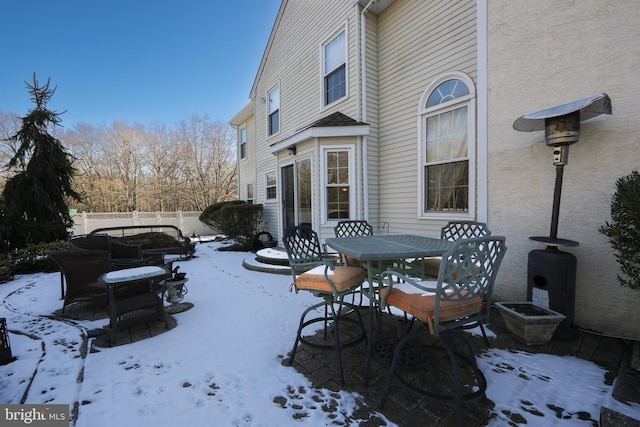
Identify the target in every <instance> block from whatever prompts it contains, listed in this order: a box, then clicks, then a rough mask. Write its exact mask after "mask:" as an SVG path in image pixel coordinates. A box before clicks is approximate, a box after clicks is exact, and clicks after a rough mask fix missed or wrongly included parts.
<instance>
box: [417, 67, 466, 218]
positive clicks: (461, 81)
mask: <svg viewBox="0 0 640 427" xmlns="http://www.w3.org/2000/svg"><path fill="white" fill-rule="evenodd" d="M464 77H466V76H464ZM472 88H473V86H472V83H471V81H470V79H468V77H467V78H462V76H457V75H456V76H450V77H449V78H443V79H439V80H438V81H436V83H435V84H434V85H432V89H431V90H428V91H427V92H426V94H425V96H424V97H423V101H422V104H421V114H420V115H421V118H420V142H419V147H420V169H421V170H420V176H421V179H422V183H421V185H420V188H421V194H420V199H421V206H422V207H421V210H420V212H419V215H420V216H422V217H440V218H444V217H451V216H452V215H453V216H459V215H464V216H472V214H473V207H474V203H475V200H474V195H475V158H474V156H475V138H474V132H475V130H474V129H475V122H474V117H475V109H474V104H473V94H472Z"/></svg>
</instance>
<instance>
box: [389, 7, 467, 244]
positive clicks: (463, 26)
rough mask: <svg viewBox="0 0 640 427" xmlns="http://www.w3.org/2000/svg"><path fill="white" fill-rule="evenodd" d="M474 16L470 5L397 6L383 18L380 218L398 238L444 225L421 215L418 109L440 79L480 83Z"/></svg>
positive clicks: (433, 231)
mask: <svg viewBox="0 0 640 427" xmlns="http://www.w3.org/2000/svg"><path fill="white" fill-rule="evenodd" d="M475 11H476V6H475V2H474V1H470V0H466V1H458V2H416V1H412V2H395V3H394V4H392V5H391V6H390V7H389V8H388V9H387V10H386V11H385V12H384V13H382V14H380V16H379V17H378V23H377V24H378V26H377V28H378V90H377V92H378V100H379V109H378V112H379V117H380V122H379V123H378V129H379V140H380V143H379V147H380V150H379V158H380V159H381V160H380V162H381V163H383V164H381V165H380V168H379V178H378V179H379V185H380V191H379V194H380V218H381V220H382V221H385V222H389V223H390V224H392V228H393V229H392V230H391V231H392V232H394V233H416V230H419V233H420V234H424V235H433V236H438V235H439V230H440V227H441V226H442V225H443V223H444V222H445V220H444V219H442V220H434V221H424V220H420V219H419V217H418V215H417V212H418V211H419V209H420V206H419V204H420V200H419V199H418V198H417V197H416V195H417V194H418V189H419V186H420V185H421V182H420V181H421V178H420V176H419V174H418V168H417V159H416V152H417V141H418V137H417V135H418V118H417V113H418V111H417V107H418V105H419V104H420V101H421V98H422V96H423V94H424V92H425V89H426V88H427V87H429V85H430V84H431V83H432V82H433V81H434V80H435V79H436V78H438V77H439V76H442V75H444V74H446V73H451V72H454V71H459V72H462V73H464V74H466V75H468V76H470V77H471V79H472V80H475V77H476V76H477V72H476V53H475V48H476V18H475ZM417 46H419V47H420V48H419V49H418V48H417ZM474 132H475V129H474ZM471 203H472V204H475V200H472V201H471ZM399 207H402V208H401V209H400V208H399Z"/></svg>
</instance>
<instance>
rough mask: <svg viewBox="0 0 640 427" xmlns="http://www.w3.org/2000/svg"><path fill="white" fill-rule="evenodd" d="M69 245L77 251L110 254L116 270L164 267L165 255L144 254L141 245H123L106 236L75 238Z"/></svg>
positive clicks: (113, 267) (92, 235) (93, 235)
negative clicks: (147, 266) (144, 266)
mask: <svg viewBox="0 0 640 427" xmlns="http://www.w3.org/2000/svg"><path fill="white" fill-rule="evenodd" d="M69 243H70V244H71V246H72V247H74V248H76V249H84V250H100V251H107V252H109V256H110V257H111V266H112V269H114V270H119V269H121V268H131V267H139V266H142V265H160V266H161V265H164V262H165V261H164V254H163V253H157V254H156V253H153V254H146V253H143V251H142V249H141V245H133V244H129V243H122V242H119V241H117V240H116V239H114V238H112V237H110V236H108V235H106V234H88V235H85V236H74V237H72V238H71V239H69Z"/></svg>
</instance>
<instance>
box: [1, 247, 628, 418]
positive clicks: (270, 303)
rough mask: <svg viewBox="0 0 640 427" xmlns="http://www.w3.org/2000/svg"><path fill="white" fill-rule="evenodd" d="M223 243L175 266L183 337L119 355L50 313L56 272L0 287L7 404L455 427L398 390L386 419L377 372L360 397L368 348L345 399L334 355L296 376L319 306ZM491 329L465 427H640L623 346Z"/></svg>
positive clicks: (311, 355)
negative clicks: (302, 326)
mask: <svg viewBox="0 0 640 427" xmlns="http://www.w3.org/2000/svg"><path fill="white" fill-rule="evenodd" d="M220 245H221V243H217V242H204V243H200V244H198V247H197V251H196V255H197V257H196V258H194V259H192V260H189V261H186V262H178V263H176V265H180V271H182V272H186V273H187V277H188V278H189V282H188V288H189V292H188V293H187V295H186V296H185V301H188V302H191V303H193V304H194V306H193V308H191V309H189V310H187V311H185V312H183V313H177V314H174V315H173V316H172V318H173V321H175V325H176V326H175V327H172V328H170V329H169V330H167V329H165V328H164V324H161V323H158V324H155V323H149V324H147V325H142V326H141V327H138V328H133V329H129V330H128V331H126V333H128V334H129V339H128V340H125V339H122V340H121V339H119V340H118V343H119V345H117V346H115V347H113V348H109V347H108V346H106V345H105V342H104V335H102V328H103V327H104V326H105V325H106V324H107V323H108V318H107V317H103V315H102V314H101V313H100V311H94V310H93V309H89V307H84V309H83V307H78V309H79V310H76V311H75V312H72V314H71V315H70V316H69V317H68V318H61V317H58V316H56V315H55V313H56V311H58V310H59V309H60V308H61V307H62V301H61V300H60V287H59V283H60V282H59V279H60V276H59V274H58V273H50V274H35V275H29V276H19V277H16V280H14V281H12V282H8V283H5V284H2V285H0V307H2V308H1V312H0V317H6V318H7V325H8V329H9V331H10V339H11V350H12V354H13V356H14V357H16V358H17V359H16V360H15V361H14V362H12V363H9V364H7V365H3V366H0V402H1V403H21V402H23V403H31V404H40V403H50V404H68V405H69V406H70V412H71V413H72V414H73V416H74V420H73V422H72V425H76V426H89V427H94V426H112V425H127V426H148V425H157V426H175V425H179V424H184V423H191V424H192V425H199V426H206V425H216V426H274V425H279V426H285V425H291V426H297V425H313V426H316V425H370V426H382V425H400V426H405V425H414V424H416V423H418V422H419V423H420V424H422V425H429V426H448V425H454V424H455V414H454V410H453V407H452V406H450V405H448V404H444V403H441V402H436V401H429V400H422V399H417V398H416V397H415V396H414V395H412V394H410V393H408V392H406V391H404V390H403V389H401V388H400V386H398V385H394V386H392V389H391V394H390V397H389V400H388V401H387V403H386V405H385V407H384V408H383V409H382V410H379V409H378V407H377V404H378V400H379V397H380V392H381V389H382V387H383V380H384V377H385V375H386V368H385V367H382V366H381V365H380V364H378V363H377V362H373V365H372V368H373V370H372V377H371V379H370V386H369V387H364V386H363V385H362V370H363V364H364V358H365V345H364V343H362V344H360V345H358V346H355V347H352V348H350V349H348V351H347V353H346V354H345V356H344V359H345V369H346V373H345V374H346V385H345V387H340V386H339V384H338V382H337V381H336V379H337V377H336V371H335V355H334V354H333V353H331V352H317V351H314V350H310V349H306V348H305V347H302V348H301V349H300V350H299V352H298V355H297V356H296V362H295V363H294V365H293V367H289V366H288V365H287V364H286V363H284V362H286V359H287V353H288V352H289V351H290V350H291V346H292V345H293V340H294V338H295V330H296V328H297V322H298V318H299V315H300V313H301V312H302V311H303V310H304V308H305V307H307V306H308V305H310V304H312V303H314V302H316V301H317V299H316V298H315V297H313V296H312V295H310V294H308V293H304V292H301V293H299V294H297V295H296V294H293V293H290V292H289V284H290V282H291V277H290V276H288V275H281V274H268V273H263V272H256V271H250V270H247V269H245V268H243V266H242V263H243V259H244V258H246V257H247V256H248V255H250V254H247V253H243V252H224V251H217V250H216V249H217V248H219V247H220ZM366 311H367V310H363V315H366ZM104 315H105V316H106V312H105V313H104ZM74 317H76V318H74ZM401 327H402V319H401V318H393V317H391V316H387V317H386V318H385V323H384V328H385V331H386V332H388V333H390V334H394V333H396V330H397V329H398V328H401ZM489 330H491V331H492V332H493V334H494V336H493V337H492V342H491V346H490V348H486V347H485V346H484V343H483V341H482V340H481V339H480V338H479V337H478V339H476V340H475V344H476V348H477V349H478V353H479V358H478V362H479V364H480V367H481V369H482V370H483V371H484V373H485V375H486V377H487V381H488V388H487V400H486V401H482V400H480V401H478V402H476V403H474V404H471V405H467V406H465V407H464V412H465V417H466V418H465V421H466V422H467V424H468V425H470V426H482V425H490V426H503V425H509V424H511V425H518V424H522V425H524V424H526V425H527V426H550V425H558V426H582V425H584V426H593V425H598V423H599V421H600V413H601V407H608V408H611V409H614V410H616V411H619V412H622V413H625V414H627V415H629V416H633V417H634V418H636V419H640V406H638V404H637V403H632V404H630V405H625V404H622V403H620V402H619V401H617V400H615V399H614V397H613V395H614V387H613V385H614V384H615V382H616V381H618V380H619V376H618V369H619V367H620V366H621V363H622V364H624V362H623V360H622V359H623V358H624V357H625V356H626V355H627V354H628V352H627V351H626V346H625V345H624V343H623V342H622V341H621V340H619V339H615V338H607V337H600V336H596V335H593V334H586V333H581V334H580V338H579V340H577V341H571V342H553V341H552V342H551V343H550V344H548V345H545V346H538V347H530V346H525V345H523V344H520V343H518V342H515V341H514V340H513V339H512V338H511V336H510V335H509V334H508V332H506V329H505V327H504V324H503V322H502V319H501V317H500V315H499V313H498V312H497V310H496V311H495V313H494V316H493V319H492V322H491V323H490V324H489ZM434 372H438V368H437V366H434ZM437 378H440V374H438V376H437ZM637 396H638V393H637V391H636V393H635V398H636V399H637ZM601 425H603V426H604V424H601Z"/></svg>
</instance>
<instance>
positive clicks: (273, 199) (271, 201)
mask: <svg viewBox="0 0 640 427" xmlns="http://www.w3.org/2000/svg"><path fill="white" fill-rule="evenodd" d="M271 174H273V176H275V178H276V182H275V184H274V185H273V186H274V188H275V189H276V197H274V198H272V199H269V198H268V197H267V194H268V192H267V187H269V185H268V184H267V182H268V179H267V178H268V176H269V175H271ZM278 182H279V181H278V174H277V173H276V171H275V170H270V171H267V172H265V173H264V201H265V203H276V202H277V201H278ZM254 191H255V190H254Z"/></svg>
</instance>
